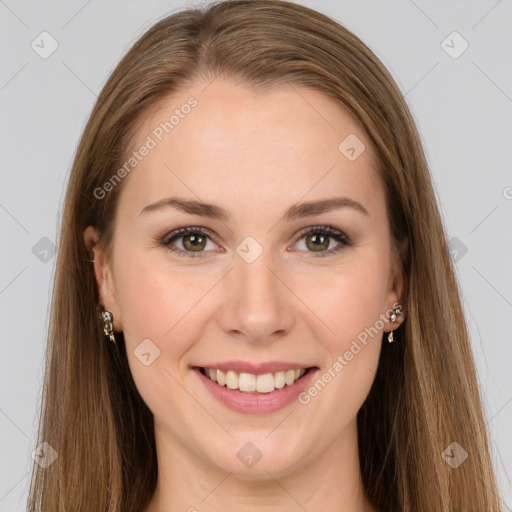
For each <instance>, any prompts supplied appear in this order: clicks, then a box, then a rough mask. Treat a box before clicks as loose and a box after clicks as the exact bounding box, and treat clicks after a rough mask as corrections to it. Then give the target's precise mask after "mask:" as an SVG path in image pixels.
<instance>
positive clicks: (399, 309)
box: [388, 304, 403, 343]
mask: <svg viewBox="0 0 512 512" xmlns="http://www.w3.org/2000/svg"><path fill="white" fill-rule="evenodd" d="M396 315H400V316H401V317H402V318H403V313H402V306H401V305H400V304H399V305H398V307H397V308H395V309H394V310H393V312H392V313H391V317H390V320H391V321H392V322H393V323H397V321H396ZM388 341H389V343H393V342H394V341H396V340H394V339H393V331H389V333H388Z"/></svg>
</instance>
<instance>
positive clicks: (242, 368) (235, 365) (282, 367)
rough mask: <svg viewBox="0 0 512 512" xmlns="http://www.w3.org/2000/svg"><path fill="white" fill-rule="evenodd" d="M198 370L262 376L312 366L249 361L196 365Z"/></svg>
mask: <svg viewBox="0 0 512 512" xmlns="http://www.w3.org/2000/svg"><path fill="white" fill-rule="evenodd" d="M196 368H212V369H218V370H223V371H228V370H233V371H235V372H237V373H242V372H243V373H252V374H254V375H262V374H264V373H275V372H279V371H287V370H296V369H297V368H298V369H302V368H304V369H307V368H312V366H311V365H307V364H302V363H290V362H287V361H268V362H265V363H249V362H248V361H224V362H221V363H208V364H205V365H201V366H199V365H196Z"/></svg>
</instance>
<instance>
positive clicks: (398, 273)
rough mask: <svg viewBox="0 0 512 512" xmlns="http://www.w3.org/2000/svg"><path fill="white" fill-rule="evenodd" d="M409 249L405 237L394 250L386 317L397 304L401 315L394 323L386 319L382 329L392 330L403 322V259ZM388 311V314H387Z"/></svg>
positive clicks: (404, 278) (404, 282)
mask: <svg viewBox="0 0 512 512" xmlns="http://www.w3.org/2000/svg"><path fill="white" fill-rule="evenodd" d="M408 250H409V239H408V238H407V237H405V238H404V239H403V240H402V242H401V243H400V246H399V248H398V251H396V252H395V253H394V254H395V259H394V262H393V269H392V274H391V280H390V283H391V288H390V290H389V292H388V295H387V300H386V317H387V318H389V314H390V313H391V311H392V310H393V309H395V307H397V306H398V304H401V305H402V311H403V315H397V317H396V323H394V322H391V321H388V322H386V323H385V327H384V331H385V332H389V331H393V330H395V329H396V328H398V327H399V325H400V324H401V323H402V322H403V320H404V318H405V313H406V312H405V310H404V308H403V305H404V304H403V300H404V292H405V286H406V276H405V270H404V266H403V261H405V260H406V258H407V253H408ZM388 313H389V314H388Z"/></svg>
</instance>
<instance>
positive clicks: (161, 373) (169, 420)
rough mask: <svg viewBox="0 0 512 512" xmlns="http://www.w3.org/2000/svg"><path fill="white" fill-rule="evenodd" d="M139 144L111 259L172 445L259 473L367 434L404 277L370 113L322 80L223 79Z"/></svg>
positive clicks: (286, 468)
mask: <svg viewBox="0 0 512 512" xmlns="http://www.w3.org/2000/svg"><path fill="white" fill-rule="evenodd" d="M191 97H193V99H190V98H191ZM186 105H188V107H187V106H186ZM173 115H174V117H172V116H173ZM165 123H167V124H165ZM143 147H146V148H147V149H146V150H144V149H141V148H143ZM132 150H134V151H137V155H136V156H133V155H132V154H131V153H130V155H129V156H132V158H134V160H132V162H131V164H132V165H133V164H134V163H135V164H136V165H135V166H134V167H133V169H132V168H130V167H128V166H127V167H126V169H130V171H129V173H128V175H127V176H125V177H124V178H122V179H124V180H126V182H125V183H123V187H124V188H123V190H122V193H121V195H120V201H119V207H118V211H117V214H116V223H115V234H114V240H113V257H112V261H111V262H110V263H108V262H106V261H105V259H104V258H103V257H102V254H101V252H99V251H98V250H96V254H95V271H96V278H97V281H98V286H99V290H100V298H101V301H102V303H103V304H104V305H105V308H106V309H107V310H108V311H111V312H112V313H113V316H114V325H115V328H116V330H119V329H122V330H123V331H124V338H125V342H126V348H127V355H128V361H129V365H130V369H131V372H132V375H133V378H134V381H135V384H136V386H137V388H138V390H139V392H140V394H141V396H142V398H143V399H144V401H145V403H146V404H147V405H148V407H149V408H150V409H151V411H152V412H153V414H154V419H155V433H156V436H157V443H159V444H158V445H159V446H160V448H161V449H162V450H163V449H169V451H172V453H173V454H174V456H175V457H176V458H177V459H176V460H179V457H180V455H177V454H181V455H183V456H186V457H189V458H190V457H192V458H193V459H197V463H198V464H205V465H206V466H208V467H210V468H216V469H219V468H220V469H222V470H223V471H229V472H232V473H236V474H238V475H240V476H242V477H244V478H248V479H249V478H255V479H257V478H267V477H268V473H267V472H271V473H272V474H273V475H274V476H278V475H285V474H288V473H292V472H293V471H295V470H297V469H299V468H301V467H303V466H305V465H306V464H309V463H311V462H312V461H313V460H314V459H315V458H319V457H320V456H321V455H322V454H324V453H326V451H327V450H328V449H330V448H332V447H333V446H338V447H340V446H342V445H343V441H342V440H343V439H350V440H351V443H352V445H353V444H354V442H355V438H354V436H355V432H356V428H355V425H356V423H355V420H356V414H357V412H358V410H359V408H360V407H361V405H362V404H363V402H364V400H365V398H366V396H367V394H368V392H369V390H370V387H371V384H372V382H373V379H374V376H375V372H376V369H377V364H378V359H379V352H380V349H381V342H382V333H383V332H387V331H389V330H392V329H394V328H396V327H397V324H393V323H391V322H389V320H388V319H389V313H390V309H391V308H392V307H393V305H394V304H395V303H396V302H397V301H399V299H400V297H401V292H402V271H401V267H400V266H399V265H397V266H396V267H394V263H395V259H394V253H393V251H392V244H391V238H390V231H389V227H388V218H387V215H386V204H385V197H384V189H383V186H382V183H381V181H380V179H379V177H378V175H377V171H376V165H377V162H376V158H375V155H374V153H373V151H372V148H371V146H370V141H369V139H368V137H367V136H366V135H365V133H364V132H363V129H362V128H361V126H360V125H359V123H358V122H356V121H355V119H354V118H353V117H352V116H351V115H350V114H349V113H348V111H346V110H345V109H343V108H341V107H340V106H338V105H337V104H336V103H334V102H333V101H332V100H330V99H329V98H328V97H326V96H324V95H323V94H321V93H320V92H316V91H312V90H309V89H306V88H303V87H298V86H296V85H294V86H293V87H292V86H291V85H282V86H279V87H275V88H274V89H272V90H271V91H270V92H269V93H268V94H265V95H261V94H257V93H255V92H251V91H250V90H249V89H248V88H246V87H243V86H237V85H235V84H234V83H233V82H230V81H228V80H221V79H217V80H215V81H213V83H211V84H210V85H209V86H207V87H205V84H199V83H198V84H197V85H196V86H194V87H193V88H190V89H187V90H186V91H184V92H180V93H179V94H178V93H177V94H175V95H173V96H172V97H169V98H168V100H167V101H166V102H165V103H164V104H163V106H162V107H161V108H160V109H159V110H158V112H157V113H156V114H154V115H151V116H150V117H148V118H146V119H145V120H144V124H143V126H142V127H141V128H140V129H139V131H138V135H137V138H136V140H135V142H134V144H133V148H132ZM127 159H128V157H127ZM120 174H121V176H122V175H123V174H125V173H122V172H121V173H120ZM113 183H114V185H111V186H110V187H109V186H108V185H107V186H105V187H104V189H103V190H106V193H110V190H111V189H112V188H115V186H119V185H117V181H116V182H114V181H113ZM99 195H100V194H99ZM170 198H175V199H176V200H179V202H178V201H176V202H174V203H171V201H170ZM98 200H102V199H98ZM334 200H336V202H335V201H334ZM166 202H168V204H167V205H166ZM324 202H326V203H325V204H324ZM322 226H324V227H325V226H329V231H325V229H324V228H323V227H322ZM180 228H187V229H189V232H186V233H183V232H181V233H178V234H176V233H175V232H176V230H177V229H180ZM199 228H200V232H198V229H199ZM306 228H307V229H309V230H310V232H304V230H305V229H306ZM174 234H175V236H174ZM85 239H86V243H87V244H88V245H90V244H91V243H94V241H95V240H97V233H96V232H95V230H94V229H92V228H88V229H87V230H86V233H85ZM395 270H396V271H395ZM395 306H396V304H395ZM386 315H387V316H386ZM399 318H400V317H399ZM265 365H267V366H265ZM205 367H206V368H211V369H212V370H217V369H222V370H225V371H224V372H223V375H225V376H226V378H227V383H228V384H227V385H226V384H225V385H224V386H222V387H221V386H220V384H219V383H218V382H217V383H214V382H213V381H212V380H210V379H208V378H207V377H205V376H204V375H203V374H202V373H201V372H200V371H199V370H198V368H205ZM308 368H310V369H311V368H312V369H311V370H309V371H308V372H307V373H305V375H304V376H303V377H302V378H300V379H299V380H298V381H297V382H296V383H295V384H289V383H291V382H292V380H291V378H292V377H295V374H294V372H293V371H292V372H290V370H293V369H308ZM228 371H229V373H228ZM233 371H234V373H233ZM287 371H288V373H286V372H287ZM276 372H277V373H276ZM282 372H284V375H283V373H282ZM297 373H299V372H297ZM300 373H302V372H300ZM213 374H214V376H215V377H216V376H217V375H219V372H217V371H215V372H213ZM239 374H241V376H240V378H238V377H239ZM269 374H271V375H269ZM219 378H220V379H222V376H220V377H219ZM283 378H284V379H286V378H288V379H290V380H288V381H285V382H284V383H283ZM315 383H316V385H315ZM237 385H239V386H241V387H242V388H243V389H245V391H241V390H240V389H230V388H235V387H236V386H237ZM228 386H229V387H228ZM254 386H256V390H255V391H251V392H249V391H247V390H248V389H253V388H254ZM273 386H277V387H278V389H276V390H274V391H271V390H272V389H274V387H273ZM258 389H259V390H260V391H258ZM339 442H341V443H342V444H341V445H340V444H337V443H339ZM162 447H166V448H162ZM169 455H170V454H169Z"/></svg>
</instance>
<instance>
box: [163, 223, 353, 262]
mask: <svg viewBox="0 0 512 512" xmlns="http://www.w3.org/2000/svg"><path fill="white" fill-rule="evenodd" d="M312 233H315V234H321V235H327V236H329V237H330V238H332V239H334V240H336V241H337V242H339V244H340V245H339V246H338V247H336V248H333V249H329V250H326V251H319V252H318V253H315V252H314V251H306V252H312V253H313V254H315V256H313V257H314V258H316V257H319V258H322V257H325V256H330V255H332V254H335V253H338V252H340V251H341V250H343V249H344V248H345V247H350V246H352V245H354V244H353V242H352V240H351V239H350V238H349V237H348V236H347V235H345V234H344V233H342V232H341V231H339V230H337V229H335V228H333V227H332V226H311V227H308V228H305V229H303V230H301V231H300V232H299V233H298V235H297V236H296V238H295V240H294V242H293V243H294V244H296V243H297V242H298V241H299V240H301V239H302V238H304V237H305V236H306V235H309V234H312ZM190 234H194V235H201V236H204V237H207V238H210V239H211V240H212V241H213V242H216V237H215V236H213V234H212V233H210V231H209V230H206V229H204V228H201V227H188V228H180V229H176V230H175V231H172V232H171V233H167V234H166V235H165V236H159V237H157V242H158V243H159V245H161V246H162V247H164V248H165V249H167V250H168V251H170V252H172V253H174V254H176V255H177V256H180V257H182V256H183V257H190V258H201V257H203V256H202V255H201V253H204V252H209V251H198V252H197V253H196V254H195V253H194V252H192V251H184V250H182V249H177V248H175V247H173V246H172V245H171V243H172V242H174V241H175V240H178V239H179V238H181V237H183V236H184V235H190Z"/></svg>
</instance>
